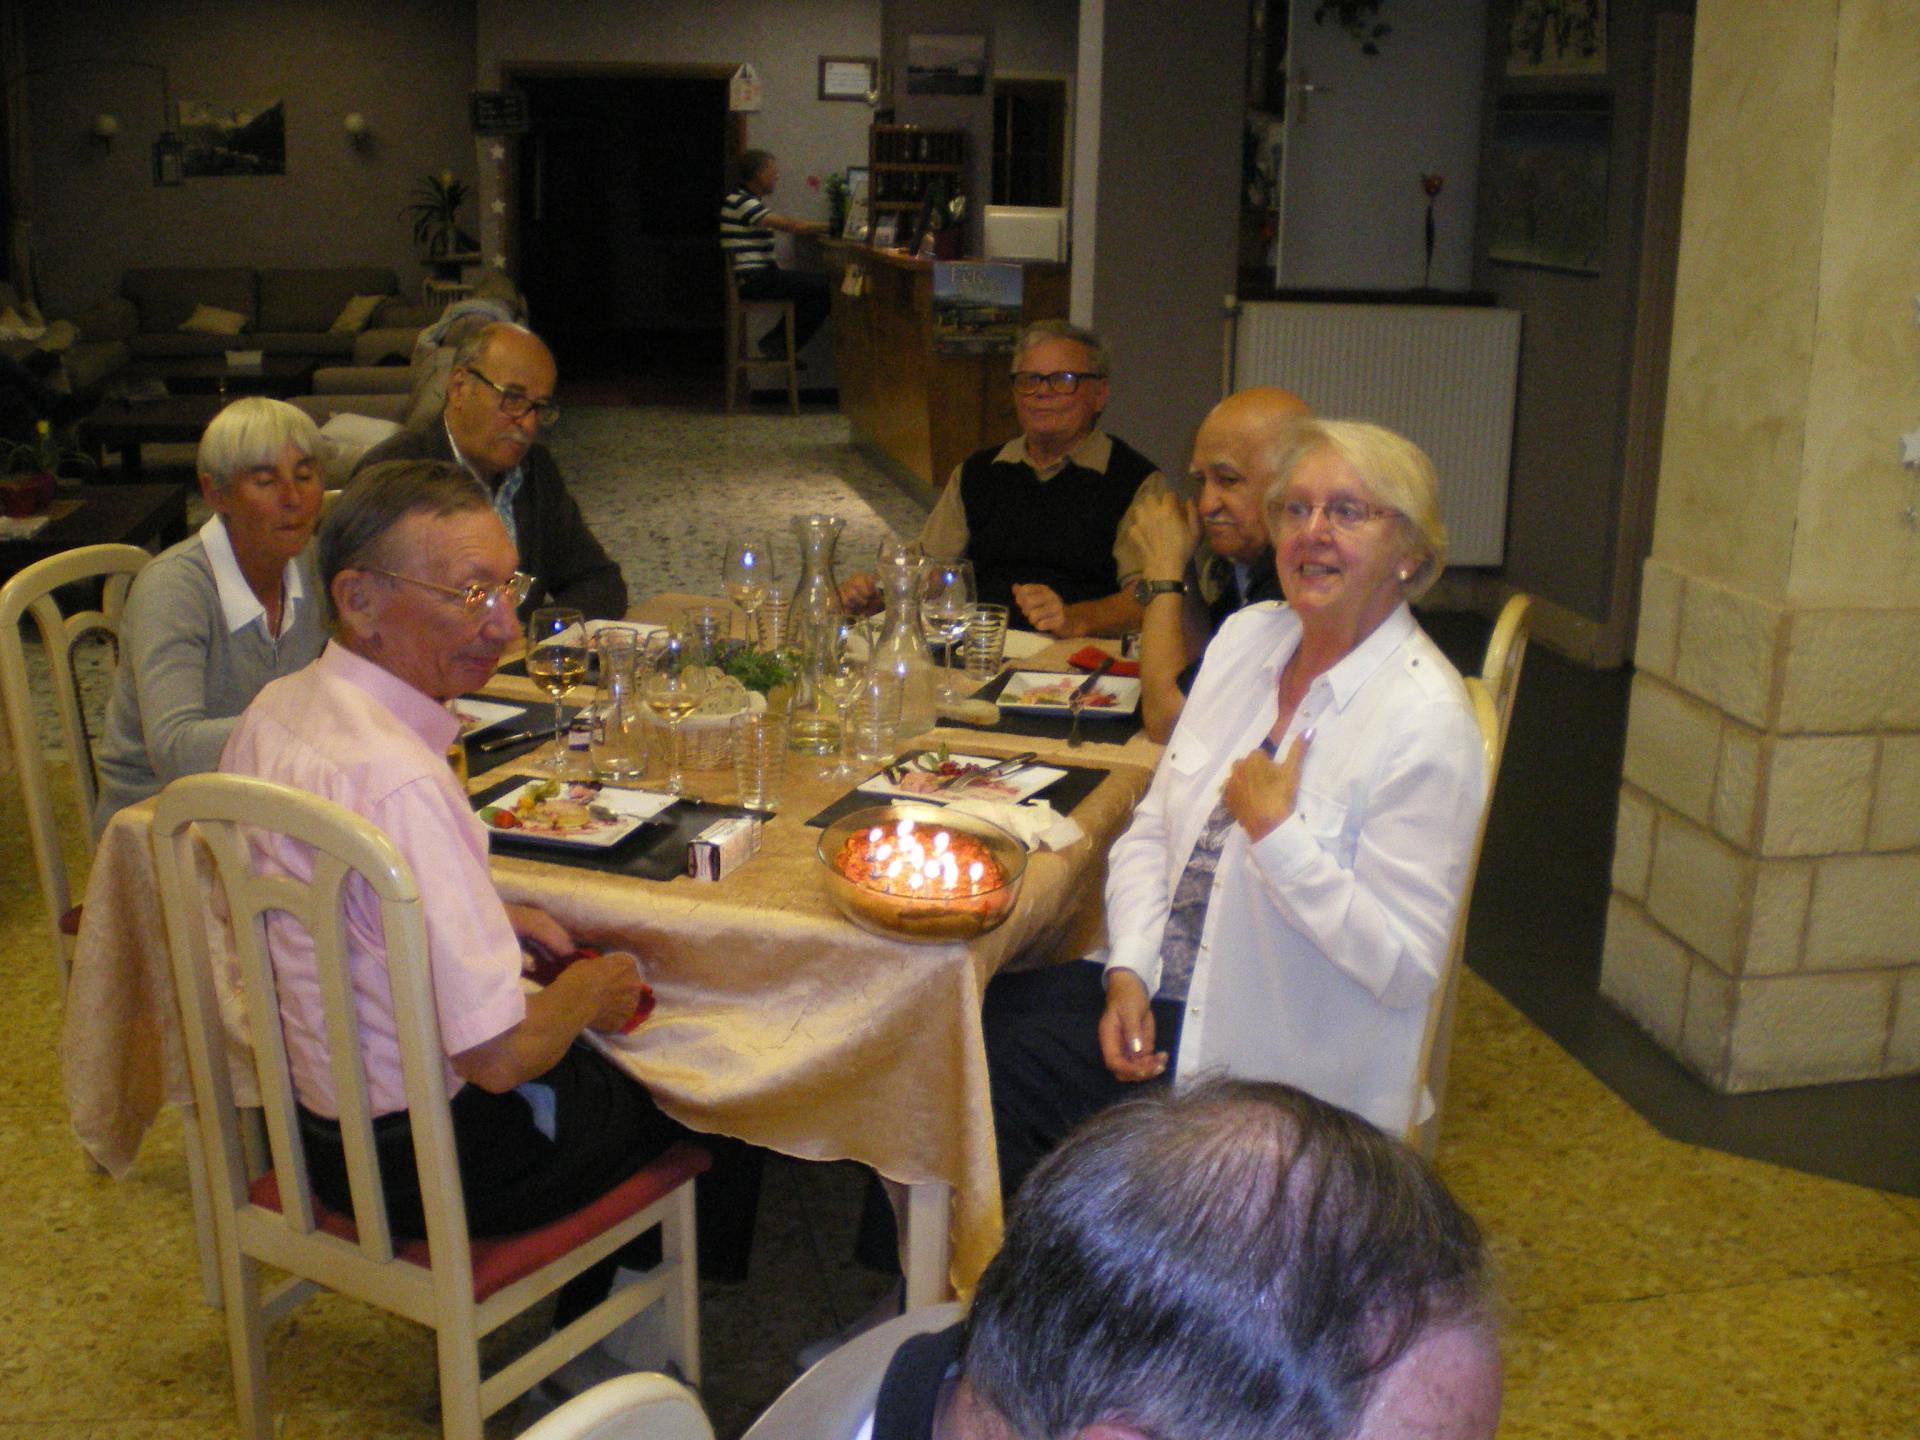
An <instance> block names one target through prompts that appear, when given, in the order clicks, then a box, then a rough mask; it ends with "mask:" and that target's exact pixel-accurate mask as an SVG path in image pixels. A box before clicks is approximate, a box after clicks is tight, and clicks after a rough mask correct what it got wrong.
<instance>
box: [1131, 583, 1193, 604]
mask: <svg viewBox="0 0 1920 1440" xmlns="http://www.w3.org/2000/svg"><path fill="white" fill-rule="evenodd" d="M1186 593H1187V582H1186V581H1184V580H1136V581H1134V582H1133V602H1134V604H1136V605H1140V606H1145V605H1146V604H1147V602H1149V601H1150V600H1152V599H1153V597H1154V596H1156V595H1184V594H1186Z"/></svg>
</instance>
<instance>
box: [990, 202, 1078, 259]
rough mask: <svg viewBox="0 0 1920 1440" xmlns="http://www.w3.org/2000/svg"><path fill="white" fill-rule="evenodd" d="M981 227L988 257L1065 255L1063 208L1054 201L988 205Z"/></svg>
mask: <svg viewBox="0 0 1920 1440" xmlns="http://www.w3.org/2000/svg"><path fill="white" fill-rule="evenodd" d="M983 229H984V240H985V249H986V258H987V259H989V260H1064V259H1066V258H1067V212H1066V211H1065V209H1063V208H1062V207H1060V206H1058V205H989V206H987V208H986V211H985V214H984V216H983Z"/></svg>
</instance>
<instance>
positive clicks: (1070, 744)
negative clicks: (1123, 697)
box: [1067, 655, 1114, 750]
mask: <svg viewBox="0 0 1920 1440" xmlns="http://www.w3.org/2000/svg"><path fill="white" fill-rule="evenodd" d="M1113 666H1114V657H1113V656H1111V655H1109V656H1107V658H1106V659H1104V660H1102V661H1101V662H1100V668H1099V669H1097V670H1095V671H1094V672H1093V673H1092V674H1091V675H1089V676H1088V677H1087V678H1086V679H1085V680H1082V681H1081V682H1080V684H1079V685H1078V686H1076V687H1075V688H1074V692H1073V693H1072V694H1071V695H1069V696H1067V714H1068V716H1069V717H1071V722H1072V723H1070V724H1069V725H1068V726H1067V748H1068V749H1069V750H1078V749H1079V748H1080V746H1081V745H1082V744H1083V743H1084V742H1083V741H1082V740H1081V738H1080V712H1081V710H1082V709H1084V708H1085V707H1086V703H1087V696H1089V695H1091V694H1092V693H1093V692H1094V690H1095V689H1097V688H1098V687H1099V684H1100V678H1101V676H1103V675H1105V674H1106V673H1107V672H1108V671H1109V670H1111V669H1113Z"/></svg>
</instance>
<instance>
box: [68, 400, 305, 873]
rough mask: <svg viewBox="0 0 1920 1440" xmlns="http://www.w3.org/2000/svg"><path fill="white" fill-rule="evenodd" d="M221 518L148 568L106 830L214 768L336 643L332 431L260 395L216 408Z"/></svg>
mask: <svg viewBox="0 0 1920 1440" xmlns="http://www.w3.org/2000/svg"><path fill="white" fill-rule="evenodd" d="M196 461H197V468H198V470H199V472H200V494H201V496H202V497H203V498H204V499H205V500H206V502H207V508H208V509H210V510H212V511H213V517H212V518H211V519H210V520H208V521H207V523H206V524H205V525H203V526H201V527H200V530H199V531H198V533H196V534H194V535H192V536H190V537H188V538H187V539H185V540H183V541H181V542H180V543H179V544H178V545H175V546H173V547H172V548H171V549H169V550H166V551H164V552H162V553H161V554H160V556H159V557H158V558H156V559H155V560H154V562H153V563H152V564H151V565H149V566H147V567H146V569H144V570H142V571H141V572H140V573H139V575H137V576H136V577H134V582H133V588H132V590H131V591H129V592H128V595H127V608H126V611H125V613H124V614H123V615H122V617H121V625H120V666H119V669H118V671H117V672H116V673H115V675H114V682H113V694H112V696H111V697H110V698H109V700H108V701H107V715H106V729H105V733H104V734H103V735H102V737H101V740H100V746H99V755H98V760H99V767H100V798H99V800H98V802H97V803H96V804H95V806H94V812H93V828H94V833H95V834H96V835H97V834H99V832H100V831H102V830H104V829H106V826H107V822H108V821H109V820H111V819H112V818H113V817H114V815H115V813H116V812H118V811H119V810H120V809H121V808H122V807H124V806H127V805H131V804H133V803H134V802H135V801H138V800H144V799H145V798H146V797H147V796H149V795H152V794H155V793H157V792H158V791H159V789H160V787H161V786H163V785H165V784H166V783H167V782H168V781H169V780H172V779H175V778H177V777H178V776H181V775H194V774H198V773H200V772H202V771H206V770H211V769H213V768H214V767H215V766H216V765H217V764H218V763H219V761H220V748H221V746H223V745H225V744H226V743H227V732H228V731H230V730H232V729H233V722H234V720H235V718H236V717H238V715H239V714H240V712H241V711H242V710H244V709H246V708H247V705H248V704H249V703H250V702H251V701H252V700H253V697H254V696H255V695H257V694H259V693H260V689H261V687H262V686H263V685H265V684H266V683H267V682H268V681H269V680H273V679H277V678H278V677H280V676H282V675H291V674H292V673H293V672H294V671H295V670H298V669H299V668H300V667H301V666H303V665H305V664H306V663H307V662H308V661H310V660H312V659H313V658H314V657H315V656H317V655H318V654H319V653H320V651H321V648H322V647H323V646H324V645H325V644H326V639H327V632H326V613H325V603H324V599H323V597H322V595H321V593H320V588H319V583H318V580H317V579H316V576H315V572H314V568H313V550H312V543H311V542H312V540H313V530H314V526H315V525H316V524H317V523H318V521H319V519H320V502H321V498H322V496H323V495H324V494H325V486H326V482H325V480H324V479H323V478H322V476H321V456H320V432H319V431H318V430H317V429H315V428H314V424H313V421H312V419H311V418H309V417H308V416H307V415H306V414H305V413H304V412H302V411H300V410H298V409H296V408H294V407H293V406H291V405H289V404H287V403H286V402H285V401H284V400H269V399H267V398H266V397H264V396H260V395H249V396H247V397H245V398H244V399H240V400H235V401H234V402H233V403H232V404H231V405H228V406H227V407H226V408H225V409H223V410H221V412H220V413H219V414H218V415H216V416H214V417H213V420H212V421H211V422H210V423H209V424H208V426H207V429H206V433H205V434H204V435H202V436H201V437H200V451H199V454H198V456H197V457H196Z"/></svg>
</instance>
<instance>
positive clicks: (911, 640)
mask: <svg viewBox="0 0 1920 1440" xmlns="http://www.w3.org/2000/svg"><path fill="white" fill-rule="evenodd" d="M874 575H875V578H876V579H877V580H878V581H879V584H880V588H881V589H882V590H883V591H885V592H886V597H887V600H886V603H887V609H886V614H885V622H886V629H885V630H884V631H882V632H881V635H880V639H879V641H878V643H876V644H875V645H874V647H873V664H874V666H875V667H876V668H878V669H883V670H886V671H887V672H888V673H890V674H892V675H894V676H897V677H898V678H899V681H900V735H901V736H902V738H904V737H906V736H908V735H918V734H919V733H920V732H921V731H923V730H931V729H932V728H933V727H934V724H935V722H936V721H937V720H938V719H939V714H938V710H937V707H936V703H935V696H936V694H937V692H938V689H939V676H938V674H937V672H936V671H935V670H934V668H933V655H932V653H931V652H930V651H928V649H927V641H926V637H925V636H924V635H922V634H921V633H920V566H919V565H918V564H916V563H914V562H912V561H905V562H902V561H893V562H889V563H885V564H882V565H881V566H879V568H878V569H877V570H876V571H875V572H874Z"/></svg>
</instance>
